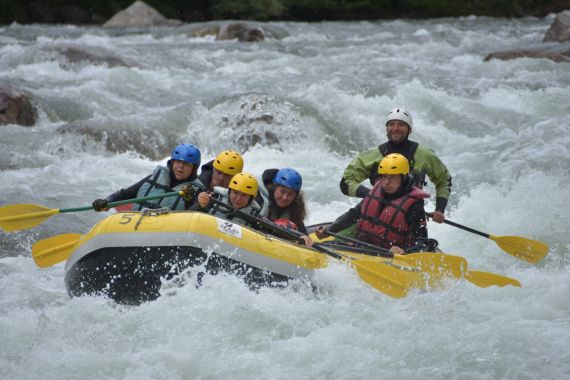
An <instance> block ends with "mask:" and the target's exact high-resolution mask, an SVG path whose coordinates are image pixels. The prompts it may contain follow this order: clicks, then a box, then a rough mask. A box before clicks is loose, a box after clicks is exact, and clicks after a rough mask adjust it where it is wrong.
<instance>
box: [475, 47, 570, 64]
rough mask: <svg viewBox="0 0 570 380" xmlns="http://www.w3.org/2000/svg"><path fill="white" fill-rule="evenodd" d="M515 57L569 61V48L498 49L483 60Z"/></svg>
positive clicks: (504, 59)
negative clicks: (560, 49) (562, 49)
mask: <svg viewBox="0 0 570 380" xmlns="http://www.w3.org/2000/svg"><path fill="white" fill-rule="evenodd" d="M516 58H546V59H550V60H551V61H554V62H568V63H570V50H567V51H563V52H553V51H532V50H510V51H500V52H495V53H491V54H488V55H487V56H486V57H485V62H486V61H489V60H491V59H501V60H503V61H507V60H510V59H516Z"/></svg>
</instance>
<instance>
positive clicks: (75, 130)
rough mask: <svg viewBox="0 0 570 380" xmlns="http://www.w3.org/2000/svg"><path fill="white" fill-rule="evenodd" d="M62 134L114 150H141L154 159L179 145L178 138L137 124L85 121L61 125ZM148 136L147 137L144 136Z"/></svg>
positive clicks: (142, 153)
mask: <svg viewBox="0 0 570 380" xmlns="http://www.w3.org/2000/svg"><path fill="white" fill-rule="evenodd" d="M56 131H57V132H58V133H61V134H67V133H72V134H75V135H80V136H85V137H88V138H89V139H92V140H93V141H95V142H96V143H100V144H104V145H105V149H107V150H108V151H111V152H114V153H125V152H132V151H134V152H137V153H139V154H140V155H142V156H145V157H148V158H150V159H152V160H160V159H163V158H164V157H165V156H167V155H169V154H170V150H171V149H172V147H173V146H176V145H177V144H179V142H178V137H177V136H175V135H169V134H165V133H164V131H161V130H159V129H158V128H153V127H151V126H148V127H139V126H133V125H124V124H123V125H120V126H119V125H112V124H111V123H109V122H108V121H106V122H93V121H83V122H75V123H70V124H66V125H64V126H61V127H59V128H57V130H56ZM142 136H144V138H142Z"/></svg>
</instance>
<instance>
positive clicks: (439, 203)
mask: <svg viewBox="0 0 570 380" xmlns="http://www.w3.org/2000/svg"><path fill="white" fill-rule="evenodd" d="M446 207H447V198H444V197H437V198H435V211H440V212H444V211H445V208H446Z"/></svg>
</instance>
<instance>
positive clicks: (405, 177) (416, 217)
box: [316, 153, 430, 255]
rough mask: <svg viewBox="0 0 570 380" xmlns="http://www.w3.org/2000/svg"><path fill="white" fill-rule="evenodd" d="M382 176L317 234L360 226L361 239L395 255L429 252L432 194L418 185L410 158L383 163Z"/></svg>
mask: <svg viewBox="0 0 570 380" xmlns="http://www.w3.org/2000/svg"><path fill="white" fill-rule="evenodd" d="M377 173H378V175H379V177H378V179H377V181H376V183H375V185H374V187H373V188H372V190H370V191H369V192H368V194H366V196H365V197H364V199H363V200H362V201H361V202H360V203H359V204H358V205H357V206H355V207H354V208H352V209H350V210H348V211H347V212H346V213H344V214H343V215H341V216H340V217H338V218H337V219H336V220H335V221H334V222H333V223H332V224H331V225H330V226H329V227H328V229H325V227H324V226H320V227H319V228H317V230H316V234H317V236H318V237H319V238H320V239H323V238H325V237H327V236H328V234H327V231H330V232H333V233H335V232H338V231H341V230H344V229H346V228H349V227H351V226H353V225H354V224H356V234H357V237H358V239H359V240H361V241H363V242H366V243H371V244H374V245H376V246H379V247H382V248H386V249H389V250H390V252H391V253H393V254H400V255H402V254H405V253H409V252H411V251H415V252H419V251H424V250H428V246H429V241H428V234H427V227H426V214H425V211H424V199H425V198H429V196H430V195H429V194H428V193H426V192H425V191H423V190H421V189H420V188H418V187H417V186H415V185H414V178H413V177H412V176H411V175H409V173H410V165H409V163H408V160H407V159H406V157H404V156H403V155H401V154H398V153H392V154H389V155H387V156H386V157H384V158H383V159H382V161H380V164H379V165H378V169H377Z"/></svg>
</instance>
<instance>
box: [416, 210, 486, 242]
mask: <svg viewBox="0 0 570 380" xmlns="http://www.w3.org/2000/svg"><path fill="white" fill-rule="evenodd" d="M426 215H427V216H429V217H432V216H433V214H432V213H431V212H427V213H426ZM443 223H445V224H449V225H450V226H453V227H457V228H459V229H462V230H465V231H468V232H471V233H473V234H476V235H479V236H483V237H486V238H487V239H489V237H490V235H489V234H486V233H484V232H481V231H477V230H474V229H473V228H469V227H467V226H463V225H461V224H459V223H455V222H452V221H451V220H447V219H445V220H444V221H443Z"/></svg>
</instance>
